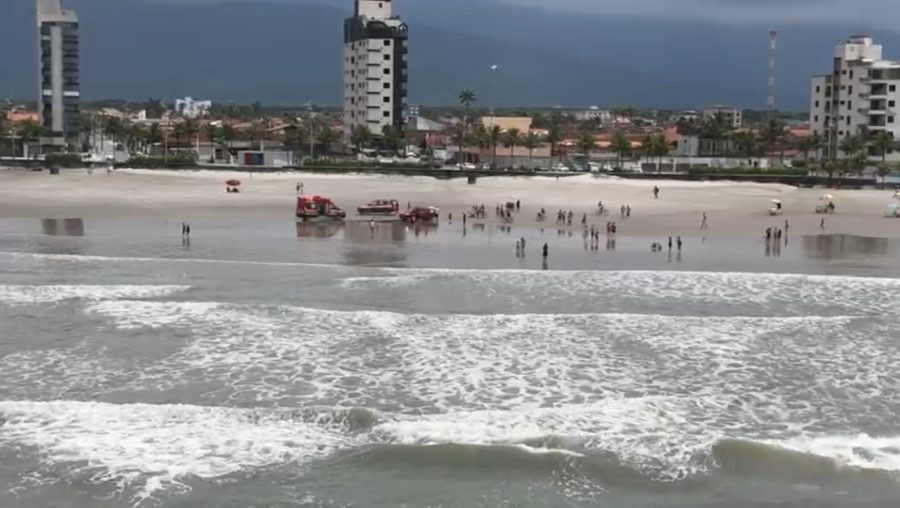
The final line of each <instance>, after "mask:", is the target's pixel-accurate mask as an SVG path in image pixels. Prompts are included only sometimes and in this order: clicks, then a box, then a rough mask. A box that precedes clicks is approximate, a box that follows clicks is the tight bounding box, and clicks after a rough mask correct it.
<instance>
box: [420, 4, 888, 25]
mask: <svg viewBox="0 0 900 508" xmlns="http://www.w3.org/2000/svg"><path fill="white" fill-rule="evenodd" d="M405 1H416V0H405ZM503 1H505V2H507V3H512V4H522V5H531V6H537V7H543V8H546V9H553V10H574V11H582V12H594V13H618V14H638V15H648V16H653V17H667V18H709V19H714V20H717V21H725V22H735V23H741V22H743V21H770V22H777V21H810V22H817V21H838V22H844V23H848V24H853V25H858V24H862V25H870V26H879V27H883V28H895V27H897V26H898V24H897V20H898V19H900V0H856V1H847V0H503Z"/></svg>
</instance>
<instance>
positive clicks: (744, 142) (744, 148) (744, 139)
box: [731, 131, 756, 159]
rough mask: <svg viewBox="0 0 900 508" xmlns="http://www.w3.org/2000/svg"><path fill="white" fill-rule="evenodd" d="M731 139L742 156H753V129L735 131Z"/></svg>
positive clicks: (754, 149) (754, 146) (754, 144)
mask: <svg viewBox="0 0 900 508" xmlns="http://www.w3.org/2000/svg"><path fill="white" fill-rule="evenodd" d="M731 140H732V141H733V142H734V144H735V146H737V147H738V150H739V153H741V154H742V155H743V156H744V157H746V158H748V159H749V158H750V157H753V152H754V151H756V135H755V134H754V133H753V131H738V132H735V133H734V134H733V135H732V136H731Z"/></svg>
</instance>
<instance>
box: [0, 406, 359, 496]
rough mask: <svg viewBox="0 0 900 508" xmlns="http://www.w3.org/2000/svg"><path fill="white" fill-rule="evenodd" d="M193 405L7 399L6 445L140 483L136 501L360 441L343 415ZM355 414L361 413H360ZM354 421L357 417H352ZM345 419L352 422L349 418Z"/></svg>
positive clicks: (92, 474) (0, 409) (1, 415)
mask: <svg viewBox="0 0 900 508" xmlns="http://www.w3.org/2000/svg"><path fill="white" fill-rule="evenodd" d="M303 414H304V415H305V416H304V417H302V418H294V417H289V415H288V414H287V413H285V412H279V411H262V410H246V409H230V408H222V407H204V406H191V405H150V404H127V405H115V404H105V403H98V402H76V401H53V402H30V401H0V419H2V423H0V445H6V446H15V447H21V446H26V447H33V448H35V449H36V450H37V451H38V452H39V453H40V455H41V457H43V460H44V461H46V462H49V463H51V464H66V465H68V466H69V467H70V468H71V469H70V472H69V474H70V475H71V476H76V477H77V476H81V477H83V478H85V479H90V480H91V481H95V482H99V483H103V482H112V483H115V482H124V483H127V484H129V485H133V486H138V487H139V488H137V489H136V490H135V492H134V496H135V500H141V499H144V498H146V497H147V496H150V495H152V494H153V492H154V490H157V489H169V488H175V489H177V488H178V487H179V485H181V484H182V482H183V481H184V480H185V479H187V478H190V477H198V478H204V479H210V478H218V477H221V476H225V475H228V474H232V473H235V472H238V471H241V470H245V469H253V468H261V467H267V466H272V465H279V464H298V465H302V464H305V463H308V462H309V461H311V460H315V459H318V458H321V457H325V456H328V455H329V454H331V453H332V452H334V451H335V450H337V449H340V448H343V447H348V446H352V445H353V443H354V442H353V438H352V437H351V435H349V434H347V432H346V426H345V425H344V423H342V419H341V418H335V415H339V414H340V413H334V412H327V411H326V412H324V413H323V414H322V416H321V417H319V418H312V420H313V421H307V420H310V418H308V416H309V414H310V413H303ZM354 418H355V417H354ZM352 419H353V418H351V419H350V420H352ZM343 421H344V422H345V423H346V421H347V420H343Z"/></svg>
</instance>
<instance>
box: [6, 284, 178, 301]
mask: <svg viewBox="0 0 900 508" xmlns="http://www.w3.org/2000/svg"><path fill="white" fill-rule="evenodd" d="M188 289H190V286H173V285H170V286H152V285H147V286H144V285H112V286H101V285H0V302H2V303H7V304H33V303H53V302H60V301H63V300H70V299H81V300H93V301H96V300H114V299H119V298H129V299H134V298H162V297H166V296H171V295H174V294H177V293H180V292H183V291H186V290H188Z"/></svg>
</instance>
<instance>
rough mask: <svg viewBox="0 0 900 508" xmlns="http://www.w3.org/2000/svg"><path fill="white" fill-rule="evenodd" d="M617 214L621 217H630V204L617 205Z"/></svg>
mask: <svg viewBox="0 0 900 508" xmlns="http://www.w3.org/2000/svg"><path fill="white" fill-rule="evenodd" d="M619 215H621V216H622V217H631V205H622V206H621V207H619Z"/></svg>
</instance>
